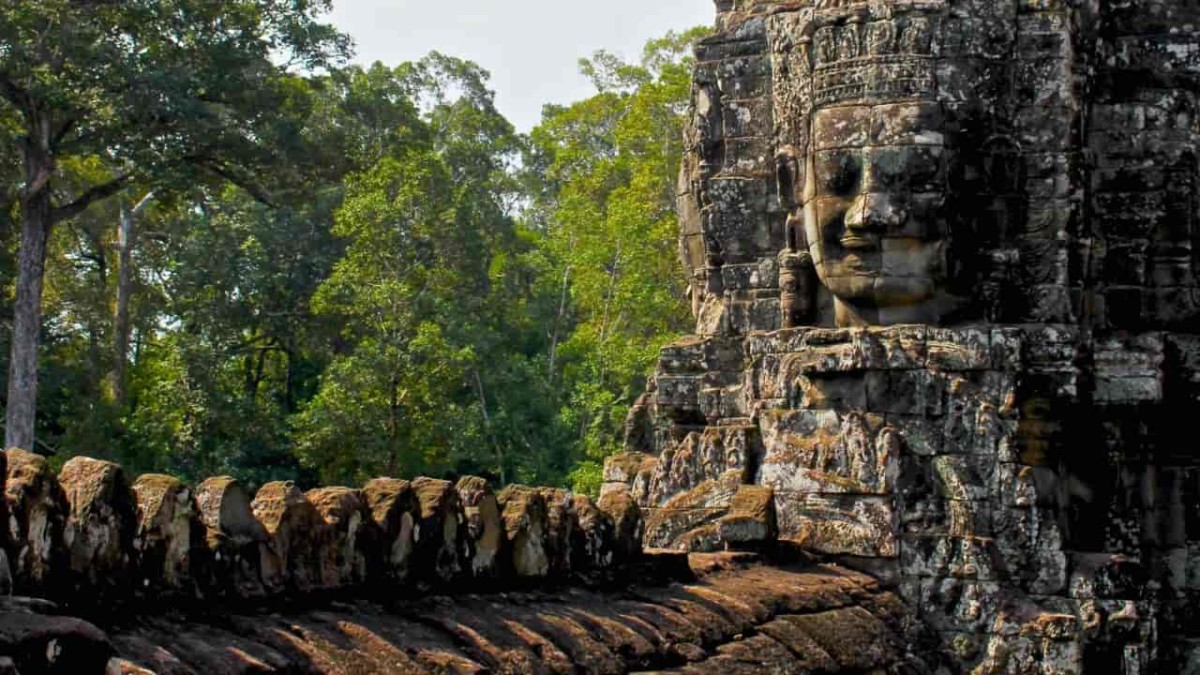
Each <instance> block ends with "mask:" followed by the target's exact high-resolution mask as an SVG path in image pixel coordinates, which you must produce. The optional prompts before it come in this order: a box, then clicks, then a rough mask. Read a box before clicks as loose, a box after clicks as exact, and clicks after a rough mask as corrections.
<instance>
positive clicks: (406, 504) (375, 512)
mask: <svg viewBox="0 0 1200 675" xmlns="http://www.w3.org/2000/svg"><path fill="white" fill-rule="evenodd" d="M363 496H364V497H365V498H366V504H367V508H368V510H369V513H370V515H371V521H372V522H373V523H374V524H375V527H376V529H377V531H378V533H379V549H380V550H379V560H380V567H379V575H380V577H381V578H383V579H386V580H388V581H391V582H393V583H396V582H402V581H405V580H406V579H408V577H409V574H410V572H411V569H412V557H413V547H414V545H415V543H416V542H415V535H416V525H417V521H418V520H419V519H420V517H421V504H420V502H419V501H418V500H417V495H416V493H415V492H414V491H413V489H412V485H411V484H410V483H409V482H408V481H406V480H398V479H394V478H376V479H374V480H372V481H370V482H368V483H367V484H366V485H364V486H363Z"/></svg>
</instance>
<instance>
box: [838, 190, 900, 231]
mask: <svg viewBox="0 0 1200 675" xmlns="http://www.w3.org/2000/svg"><path fill="white" fill-rule="evenodd" d="M904 218H905V213H904V210H903V209H902V208H900V207H899V206H897V205H896V204H895V203H893V202H892V199H891V197H889V196H888V195H884V194H879V193H875V192H872V193H868V194H865V195H859V196H858V198H857V199H855V200H854V203H853V204H851V205H850V210H849V211H848V212H847V213H846V229H848V230H852V231H858V232H884V231H886V230H888V229H889V228H896V227H899V226H900V225H903V224H904Z"/></svg>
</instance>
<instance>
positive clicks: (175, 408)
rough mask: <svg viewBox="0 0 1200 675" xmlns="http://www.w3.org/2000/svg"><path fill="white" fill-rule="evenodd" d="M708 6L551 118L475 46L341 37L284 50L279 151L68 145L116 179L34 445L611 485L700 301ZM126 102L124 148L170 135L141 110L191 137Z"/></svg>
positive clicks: (10, 149)
mask: <svg viewBox="0 0 1200 675" xmlns="http://www.w3.org/2000/svg"><path fill="white" fill-rule="evenodd" d="M29 4H30V3H24V2H19V3H17V4H16V5H15V6H14V7H13V8H11V9H9V10H4V12H6V14H5V15H4V16H3V17H2V18H3V21H4V22H6V23H5V25H4V29H5V30H10V31H13V30H35V29H36V28H37V27H36V25H34V24H36V21H33V20H32V19H31V20H30V21H29V22H28V23H27V24H22V23H21V21H20V20H19V19H20V16H18V14H19V13H20V12H21V11H22V10H21V8H22V7H24V6H26V5H29ZM34 4H36V3H34ZM51 4H55V3H51ZM240 4H247V5H249V4H255V3H240ZM240 4H239V6H240ZM259 4H262V3H259ZM317 4H319V3H317ZM55 6H57V4H55ZM63 7H64V8H65V7H66V5H64V6H63ZM228 7H230V8H231V9H229V11H231V12H232V11H233V9H232V8H233V7H234V3H231V4H229V5H228ZM62 11H63V12H70V11H75V10H71V9H62ZM114 11H116V10H114ZM27 18H28V17H27ZM314 25H315V24H314ZM14 26H15V27H14ZM31 26H32V27H31ZM701 34H702V31H700V30H692V31H689V32H686V33H682V34H670V35H668V36H666V37H664V38H662V39H660V40H655V41H652V42H650V43H649V44H648V45H647V46H646V50H645V53H644V54H643V56H642V58H641V59H640V60H638V61H637V62H633V63H627V62H624V61H622V60H621V59H619V58H617V57H616V56H614V55H612V54H608V53H604V52H600V53H597V54H596V55H595V56H594V57H593V58H591V59H587V60H584V61H583V62H581V67H582V70H583V72H584V73H585V74H586V75H587V76H588V77H589V78H590V79H591V81H592V82H593V83H594V85H595V89H596V93H595V94H594V95H593V96H592V97H590V98H588V99H586V100H583V101H579V102H577V103H574V104H571V105H568V106H546V108H545V110H544V115H543V120H542V123H541V124H540V125H539V126H538V127H537V128H536V129H534V130H533V131H532V132H531V133H530V134H520V133H517V132H516V131H515V130H514V128H513V126H512V125H511V124H510V123H509V122H508V121H507V120H506V119H505V118H504V117H503V116H502V115H501V114H500V113H499V112H498V111H497V110H496V108H495V106H494V101H493V93H492V91H491V90H490V89H489V83H488V74H487V73H486V72H485V71H483V70H482V69H481V68H480V67H479V66H477V65H476V64H473V63H470V62H466V61H463V60H459V59H456V58H453V57H451V56H447V55H442V54H438V53H432V54H430V55H429V56H428V57H426V58H424V59H422V60H421V61H419V62H416V63H405V64H401V65H399V66H396V67H392V66H386V65H383V64H378V63H377V64H375V65H373V66H371V67H370V68H360V67H357V66H344V65H342V64H341V61H340V60H339V59H338V58H337V57H336V54H332V53H327V54H325V55H323V57H322V58H321V59H316V58H314V59H313V62H312V63H301V64H299V65H300V66H302V67H293V68H290V69H289V68H287V67H284V66H281V65H278V64H269V65H268V66H267V70H266V71H265V74H264V75H261V77H260V80H261V86H262V87H263V91H262V92H261V93H262V95H261V96H257V95H255V92H245V97H244V98H245V99H246V101H250V102H249V103H247V102H246V101H242V104H244V106H250V107H249V108H248V109H244V110H243V112H245V113H247V115H246V119H250V120H252V121H253V125H254V127H253V128H252V129H249V130H245V129H242V130H241V131H242V132H244V133H242V136H240V138H241V139H242V140H248V141H249V144H248V145H247V147H246V148H239V149H236V151H237V152H244V153H255V154H253V157H252V158H253V160H254V161H240V160H244V159H247V157H248V155H242V156H241V157H240V160H239V161H236V162H233V161H231V162H229V163H228V164H223V165H216V164H213V165H207V166H200V167H199V168H196V167H195V166H193V167H191V169H190V170H188V171H182V170H176V169H177V168H178V166H182V164H179V165H168V164H167V163H162V164H155V163H154V161H153V159H148V160H145V162H144V163H143V162H142V160H141V158H140V156H139V155H134V154H127V153H126V154H123V153H122V152H119V151H118V150H119V148H117V147H116V145H113V146H112V147H106V146H105V145H104V144H103V143H94V144H92V145H90V146H83V145H77V146H74V147H73V148H71V149H70V151H67V150H64V151H63V152H62V153H60V155H59V156H58V157H57V158H56V160H55V161H54V163H53V165H52V166H53V179H52V180H53V182H52V183H51V185H52V189H53V190H54V191H55V192H56V193H57V195H56V198H57V200H58V202H62V203H67V202H70V200H71V198H72V197H73V196H74V195H77V194H81V193H84V194H86V189H87V186H92V185H102V186H108V185H110V184H114V189H112V190H111V193H110V194H104V195H98V197H100V198H97V199H95V200H94V201H92V202H91V203H90V205H88V207H87V208H86V209H85V210H82V211H81V212H79V213H78V214H76V215H74V216H73V217H70V218H63V219H62V220H61V222H57V221H56V224H55V226H54V227H53V229H51V230H49V231H50V235H49V240H48V244H47V246H48V255H47V262H46V271H45V294H44V301H43V303H42V306H43V316H42V332H41V344H40V347H39V348H38V359H39V361H38V375H39V376H38V380H39V384H40V389H39V392H38V398H37V416H36V450H37V451H39V452H42V453H45V454H53V455H54V457H55V460H54V461H55V462H62V461H65V460H66V459H67V458H69V457H71V456H73V455H76V454H88V455H90V456H93V457H100V458H105V459H112V460H115V461H119V462H121V463H123V464H124V465H125V466H126V468H127V469H129V470H131V471H132V472H134V473H135V474H136V473H138V472H142V471H162V472H167V473H173V474H176V475H180V476H183V477H187V478H192V479H199V478H203V477H206V476H210V475H218V474H226V473H228V474H233V475H235V476H237V477H239V478H241V479H243V480H246V481H248V482H250V483H252V484H259V483H262V482H265V481H268V480H275V479H295V480H298V481H300V482H301V483H305V484H315V483H316V482H318V481H321V482H326V483H330V484H333V483H338V482H347V483H357V482H360V481H361V480H363V479H365V478H368V477H372V476H376V475H384V474H389V475H404V476H407V475H416V474H418V473H420V474H429V475H457V474H466V473H471V474H478V475H485V476H488V477H491V478H494V479H496V480H497V481H499V482H517V481H523V482H531V483H539V484H554V483H566V484H573V485H574V486H575V487H577V488H579V489H584V490H590V489H594V488H596V487H597V486H598V483H599V473H600V465H601V463H602V460H603V458H604V457H605V456H607V455H608V454H610V453H612V452H613V451H614V450H615V449H616V448H617V446H618V445H619V444H620V434H621V428H622V423H623V421H624V417H625V413H626V411H627V409H628V407H629V406H630V405H631V404H632V403H633V401H634V400H635V399H636V397H637V396H638V395H639V394H640V393H641V391H642V390H643V389H644V387H645V382H646V377H647V375H648V374H649V372H650V371H651V369H652V366H653V363H654V359H655V357H656V354H657V352H658V349H659V347H660V346H661V345H663V344H664V343H665V342H666V341H668V340H670V339H671V338H672V337H673V336H676V335H678V334H680V333H681V332H684V331H685V329H686V328H688V327H689V326H688V324H689V321H690V317H689V316H688V312H687V299H686V297H685V293H686V281H685V279H684V277H683V271H682V269H681V267H680V265H679V264H678V256H677V253H676V222H675V216H674V195H675V180H676V177H677V175H678V168H679V161H680V151H681V143H680V136H681V130H682V126H683V118H684V115H685V113H686V106H687V100H688V98H689V93H690V86H691V85H690V76H689V73H690V64H689V62H690V53H691V50H690V44H691V42H692V41H694V39H695V38H697V37H698V36H699V35H701ZM306 35H310V36H311V35H314V34H313V33H311V32H310V33H306ZM10 37H12V36H10ZM314 39H315V38H314ZM323 39H327V40H329V41H330V42H331V43H336V42H337V39H338V36H328V35H327V36H324V37H323ZM334 51H336V50H334ZM27 57H28V55H25V56H24V57H23V56H22V55H21V54H15V55H14V54H12V53H3V54H0V79H3V78H7V77H9V76H11V77H13V78H15V80H16V81H17V82H18V83H20V82H21V80H20V78H21V77H24V76H26V75H28V77H29V78H36V77H39V75H38V72H37V71H36V69H34V70H31V71H30V73H32V74H29V73H25V74H23V73H22V72H18V69H17V66H20V65H21V64H20V63H18V61H19V60H20V59H21V58H27ZM62 58H64V59H66V60H67V61H68V62H69V61H70V59H72V58H76V55H75V54H74V53H73V52H69V51H68V50H67V49H66V48H64V49H63V56H62ZM273 60H274V61H278V60H279V59H278V58H275V59H273ZM314 63H317V64H318V66H319V67H316V68H312V66H313V65H314ZM14 64H16V65H14ZM320 64H324V65H320ZM105 73H107V71H105V72H102V73H97V77H104V76H105ZM314 73H315V74H314ZM125 75H129V74H128V73H125ZM65 77H66V76H64V78H65ZM114 77H115V76H114ZM131 77H132V76H131ZM30 81H32V80H30ZM123 82H124V80H121V81H117V80H114V81H113V82H111V83H107V84H106V83H104V82H100V83H99V84H98V85H97V86H98V89H97V91H105V90H106V89H105V87H106V86H107V87H108V89H107V90H113V89H116V88H119V87H125V86H126V85H125V84H122V83H123ZM109 85H111V86H109ZM38 86H42V87H44V88H45V89H46V90H47V91H50V92H51V93H53V87H54V86H62V87H68V86H75V85H71V84H70V83H69V82H67V81H66V79H64V80H63V81H62V82H57V83H56V82H55V81H50V80H48V79H47V80H45V81H39V83H38ZM11 91H12V90H11V88H10V90H9V93H11ZM40 93H44V92H40ZM203 94H204V92H203V91H201V92H200V98H203V97H204V96H203ZM184 98H186V96H185V97H184ZM251 99H253V100H251ZM14 101H15V99H14V98H12V97H11V96H9V97H5V98H0V139H2V140H3V142H4V144H5V146H4V150H5V151H4V152H2V153H0V177H2V178H3V180H2V183H0V184H2V186H3V189H2V190H0V288H2V289H3V292H4V297H5V304H6V305H8V307H11V306H12V302H13V298H14V297H15V293H16V291H15V287H16V279H17V270H18V264H17V260H18V252H19V247H20V245H21V243H20V242H21V238H22V237H21V234H22V232H21V223H22V217H23V211H22V204H23V202H22V200H23V199H26V195H25V193H24V192H23V191H24V190H26V189H27V188H28V187H29V180H28V178H27V176H28V173H27V169H28V167H27V166H23V165H22V161H21V157H22V154H21V152H20V150H19V149H20V148H22V147H23V146H21V143H24V142H26V140H27V138H28V133H27V131H26V129H25V126H26V122H27V119H26V117H27V115H26V114H25V112H27V111H25V110H24V109H23V108H22V107H21V106H20V105H18V104H17V103H16V102H14ZM93 104H94V105H93ZM72 105H75V106H76V108H72V110H75V109H78V110H84V109H85V106H87V105H93V107H92V108H87V109H88V110H93V111H103V112H104V113H106V114H110V115H112V116H118V115H120V114H122V112H121V109H119V108H117V107H115V106H106V105H104V102H103V100H102V98H101V100H100V101H99V103H96V102H94V101H93V102H90V103H89V102H85V103H72ZM217 105H221V104H217ZM255 106H257V107H255ZM114 111H115V112H114ZM135 112H136V111H135ZM131 115H132V113H131ZM90 121H91V120H90V118H86V117H85V118H83V119H82V120H81V121H80V122H79V124H81V125H84V124H88V123H89V122H90ZM122 121H123V123H125V124H126V126H127V127H130V125H132V127H131V128H133V132H132V133H131V135H129V136H128V137H127V138H128V139H132V141H130V140H125V141H121V140H114V141H112V143H114V144H118V143H125V144H126V145H124V146H121V147H133V146H132V145H130V143H134V144H136V143H139V142H144V143H146V144H147V147H149V146H150V145H153V143H154V142H157V140H160V139H158V138H157V136H156V137H154V138H138V136H137V125H139V124H142V125H146V126H145V127H144V129H145V133H146V134H148V135H151V134H155V135H162V136H164V137H168V136H169V134H166V133H165V132H164V131H163V130H162V129H159V128H156V127H153V126H152V124H151V123H150V122H148V121H146V120H143V119H135V116H131V117H130V118H129V119H125V120H122ZM66 133H68V134H70V133H76V132H73V131H68V132H66ZM78 133H80V135H82V132H78ZM171 133H175V132H171ZM180 133H183V132H180ZM188 133H196V134H197V136H203V135H204V134H208V133H211V132H209V131H205V130H200V131H198V132H188ZM66 146H67V144H64V147H66ZM231 152H232V151H231ZM234 164H236V165H237V166H238V167H243V168H244V169H245V170H244V171H242V172H241V173H238V174H236V175H235V174H233V173H232V172H230V171H223V170H222V168H223V167H225V168H227V167H229V166H233V165H234ZM246 167H248V168H246ZM10 315H11V313H10V312H9V311H8V308H7V307H6V310H5V312H4V322H3V323H2V324H0V359H3V363H0V371H2V372H6V373H7V372H8V371H9V363H8V359H9V353H10V343H11V342H12V339H13V338H12V336H13V324H12V323H11V322H10Z"/></svg>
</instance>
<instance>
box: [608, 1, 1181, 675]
mask: <svg viewBox="0 0 1200 675" xmlns="http://www.w3.org/2000/svg"><path fill="white" fill-rule="evenodd" d="M717 10H718V18H717V28H718V30H717V32H716V34H715V35H714V36H712V37H710V38H708V39H706V40H705V41H703V42H702V43H701V44H700V45H699V47H698V48H697V66H696V71H695V83H694V89H693V105H692V108H691V122H690V124H689V127H688V130H687V132H686V137H685V144H686V150H687V152H686V156H685V159H684V165H683V170H682V173H681V176H680V181H679V188H678V194H679V214H680V230H681V232H680V234H681V236H680V252H681V257H682V262H683V264H684V265H685V267H686V269H687V271H688V273H689V276H690V279H691V281H692V285H691V293H692V299H693V310H694V312H695V315H696V319H697V324H696V334H695V335H694V336H690V337H688V338H685V339H683V340H680V341H678V342H677V343H675V344H673V345H670V346H669V347H667V348H666V349H664V350H663V352H662V355H661V359H660V362H659V366H658V371H657V373H656V376H655V377H654V379H653V381H652V383H651V385H650V388H649V391H648V392H647V394H646V395H645V396H644V397H643V398H642V399H641V400H640V401H639V404H638V405H637V406H636V407H635V409H634V410H633V413H632V414H631V416H630V419H629V421H628V425H627V426H628V428H627V441H626V444H627V448H626V450H627V452H626V454H623V455H619V456H617V457H615V458H613V459H612V460H610V462H609V464H608V466H607V467H606V484H605V488H604V489H605V490H607V491H623V490H628V491H630V493H631V494H632V496H633V497H634V498H636V499H637V500H638V502H639V503H640V504H641V505H642V506H643V508H645V509H647V510H648V513H649V517H648V519H647V530H646V543H647V545H649V546H657V547H667V548H682V549H689V550H706V549H719V548H723V547H726V546H731V545H736V544H738V543H739V542H737V541H735V539H736V536H737V535H736V533H735V530H734V529H733V528H730V527H727V525H728V523H729V517H730V513H731V510H733V505H734V504H736V503H744V502H745V500H747V499H750V498H751V497H750V495H756V496H757V498H759V499H768V500H770V502H771V506H773V509H774V513H775V518H776V519H777V529H778V536H779V538H780V539H783V540H786V541H789V542H791V543H793V544H794V545H795V546H798V547H800V548H802V549H804V550H806V551H808V552H810V553H812V554H814V555H816V556H819V557H823V558H828V559H831V560H834V561H837V562H840V563H842V564H846V565H852V566H855V567H858V568H860V569H864V570H868V571H870V572H872V573H873V574H875V575H877V576H878V577H879V578H880V580H881V581H882V582H883V583H885V584H888V585H891V586H894V587H895V588H896V589H898V591H899V592H900V595H901V596H902V597H904V598H905V600H906V601H907V602H908V603H909V604H910V605H911V606H912V607H913V608H914V609H915V610H916V612H917V614H918V615H919V616H920V618H921V620H922V622H923V623H924V629H925V630H926V631H928V633H927V634H928V635H931V636H933V637H931V638H930V639H932V640H934V641H936V643H937V644H938V645H939V649H941V651H942V653H943V654H944V655H945V659H946V663H947V664H948V667H949V668H950V669H951V670H952V671H954V670H961V671H964V672H970V671H972V670H974V669H976V668H978V669H979V670H977V671H976V672H1013V673H1016V672H1022V673H1023V672H1030V673H1034V672H1122V673H1147V672H1179V671H1181V670H1183V669H1185V668H1186V667H1187V664H1189V663H1190V664H1191V665H1192V667H1195V668H1198V669H1200V649H1197V648H1195V647H1194V646H1193V645H1198V644H1200V620H1197V619H1200V445H1198V444H1197V441H1196V437H1195V436H1194V435H1193V434H1194V430H1193V428H1192V425H1191V422H1192V420H1193V419H1196V418H1197V417H1200V284H1198V282H1197V277H1198V267H1200V230H1198V228H1197V218H1198V217H1200V209H1198V206H1200V204H1198V202H1197V200H1198V199H1200V195H1197V190H1196V182H1197V178H1198V170H1200V165H1198V163H1197V145H1198V143H1200V116H1198V115H1200V107H1198V106H1200V100H1198V96H1200V3H1197V2H1195V0H718V1H717ZM763 495H767V497H763ZM1195 672H1200V670H1197V671H1195Z"/></svg>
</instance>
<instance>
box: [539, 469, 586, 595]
mask: <svg viewBox="0 0 1200 675" xmlns="http://www.w3.org/2000/svg"><path fill="white" fill-rule="evenodd" d="M540 492H541V494H542V499H543V500H545V502H546V556H547V558H548V559H549V561H550V573H551V574H567V573H569V572H570V571H571V560H572V554H571V544H572V542H573V541H574V538H575V530H576V529H577V528H578V527H579V523H578V520H577V517H578V516H577V514H576V513H575V501H574V498H573V496H572V495H571V493H570V492H568V491H567V490H563V489H560V488H542V489H541V490H540Z"/></svg>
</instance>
